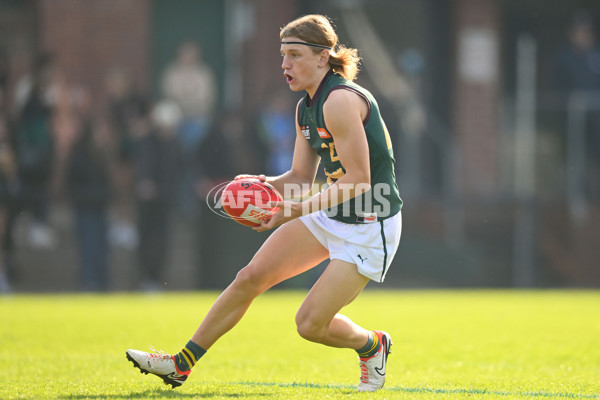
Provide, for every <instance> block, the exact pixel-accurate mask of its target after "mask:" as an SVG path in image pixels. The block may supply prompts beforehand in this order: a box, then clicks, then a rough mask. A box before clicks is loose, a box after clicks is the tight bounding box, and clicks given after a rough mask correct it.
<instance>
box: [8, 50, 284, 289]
mask: <svg viewBox="0 0 600 400" xmlns="http://www.w3.org/2000/svg"><path fill="white" fill-rule="evenodd" d="M8 62H9V60H8V59H7V58H6V57H2V56H1V55H0V242H1V247H0V248H1V252H2V254H1V257H0V292H7V291H10V287H11V281H13V280H14V279H15V278H18V275H19V271H18V268H19V267H18V265H16V263H15V261H14V260H15V257H14V254H15V247H16V246H15V229H16V227H17V226H25V228H24V229H25V231H26V234H25V237H26V241H27V245H28V246H30V248H34V249H36V248H38V249H54V248H56V246H57V244H58V241H59V240H60V238H59V235H57V232H56V229H54V227H53V226H52V222H51V218H49V216H50V214H51V211H52V210H53V207H56V206H57V204H63V205H64V204H66V205H67V206H68V207H69V209H70V210H71V211H72V212H71V213H70V215H71V220H72V230H73V232H74V237H75V238H76V241H77V243H76V245H77V256H78V259H77V260H73V261H74V262H76V263H78V265H79V277H78V280H79V287H80V289H81V290H85V291H105V290H110V289H111V263H112V261H111V248H112V247H114V246H115V245H118V246H121V247H125V248H127V249H129V250H130V251H132V252H134V253H135V255H136V260H137V261H136V262H137V265H138V270H139V279H138V281H139V289H141V290H157V289H159V288H160V287H161V285H160V283H161V282H162V280H163V278H164V274H165V269H166V266H167V262H168V255H169V248H170V245H171V243H170V242H171V233H170V232H171V231H170V227H171V225H172V224H173V221H174V220H175V219H176V218H183V219H185V220H187V221H190V220H195V219H198V218H202V216H203V214H204V213H205V212H206V210H203V207H205V205H204V199H205V197H206V194H207V193H208V191H209V190H210V189H211V188H212V187H214V185H216V184H217V183H219V182H222V181H226V180H230V179H232V177H233V176H234V175H235V174H237V173H241V172H249V173H252V172H258V171H260V172H266V173H269V174H279V173H281V172H283V171H285V170H286V169H287V168H288V167H289V165H290V163H291V154H292V151H293V149H292V147H293V140H294V134H293V132H294V119H293V118H294V117H293V104H288V101H287V97H285V96H283V97H282V96H281V95H279V94H277V93H275V94H274V95H273V98H272V100H270V101H268V102H267V103H266V104H265V105H264V107H261V109H260V111H259V112H258V113H257V115H256V116H254V117H251V118H248V117H246V116H244V115H243V113H242V112H241V111H240V110H225V109H222V108H221V107H219V98H218V95H217V93H218V89H217V87H218V84H217V81H216V79H215V75H214V73H213V71H212V70H211V69H210V68H209V67H208V66H207V64H205V63H204V62H203V59H202V53H201V48H200V47H199V46H198V45H197V44H195V43H192V42H186V43H182V44H181V45H180V47H179V48H178V49H177V50H176V54H175V56H174V58H173V60H172V62H171V63H170V65H168V67H167V68H166V69H165V71H163V72H162V76H161V79H160V83H159V86H160V87H159V88H158V90H157V91H158V92H159V94H158V95H156V96H151V95H149V94H148V93H145V92H144V91H142V90H140V88H138V87H136V85H135V84H134V83H133V79H132V77H131V76H128V74H127V73H126V72H125V69H115V70H112V71H108V72H107V74H106V77H105V84H104V90H105V93H103V94H102V95H100V96H99V95H96V96H93V95H92V94H91V92H90V90H89V89H88V88H87V87H85V85H82V84H80V83H79V82H72V81H70V80H69V77H68V76H66V75H65V74H64V73H63V71H61V70H60V68H59V66H58V63H57V62H56V60H55V59H54V58H53V56H52V54H39V55H36V56H35V57H33V59H32V62H31V65H30V67H29V68H28V70H27V71H26V72H24V73H23V74H22V75H20V76H17V77H12V76H9V69H8V67H7V66H8ZM11 82H12V84H9V83H11ZM100 99H102V101H100ZM253 150H257V151H253ZM259 153H260V154H263V155H264V154H266V155H267V156H266V157H258V156H256V154H259Z"/></svg>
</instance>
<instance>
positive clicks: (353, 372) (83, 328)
mask: <svg viewBox="0 0 600 400" xmlns="http://www.w3.org/2000/svg"><path fill="white" fill-rule="evenodd" d="M303 295H304V293H303V292H288V291H274V292H270V293H267V294H265V295H263V296H262V297H260V298H259V299H257V300H256V302H255V303H254V305H253V306H252V308H251V309H250V311H249V312H248V314H247V315H246V317H245V318H244V319H243V320H242V322H241V323H240V324H239V325H238V326H237V327H236V328H235V329H234V330H233V331H231V332H230V333H228V334H227V335H226V336H225V337H223V339H222V340H221V341H220V342H218V343H217V344H216V345H215V346H214V347H213V348H212V349H211V350H210V351H209V353H207V355H206V356H205V357H204V358H203V359H202V360H201V361H200V364H199V365H197V366H196V368H195V370H194V372H193V373H192V375H191V376H190V378H189V379H188V382H187V383H186V384H185V385H184V386H182V387H180V388H178V389H175V390H172V389H170V386H169V387H167V386H165V385H163V384H162V382H161V381H160V380H159V379H158V378H156V377H153V376H149V375H148V376H146V375H141V374H140V373H139V371H138V370H137V369H134V368H133V367H132V364H131V363H130V362H128V361H127V360H126V359H125V350H126V349H127V348H137V349H147V347H148V345H150V344H152V345H154V347H156V348H157V349H164V350H165V351H168V352H175V351H178V350H179V349H180V348H181V346H182V345H183V344H185V342H186V341H187V340H188V339H189V337H190V336H191V334H192V333H193V331H194V330H195V329H196V326H197V324H198V322H199V321H200V319H201V317H202V316H203V315H204V314H205V312H206V311H207V309H208V308H209V306H210V304H211V303H212V301H213V300H214V299H215V298H216V296H217V293H213V292H210V293H193V294H192V293H190V294H187V293H183V294H182V293H171V294H159V295H140V294H113V295H77V294H67V295H38V296H36V295H13V296H4V297H0V399H25V398H27V399H121V398H134V399H173V398H181V399H210V398H223V399H230V398H242V399H324V398H330V399H335V398H361V399H366V398H369V399H371V398H373V399H490V400H493V399H563V398H573V399H598V398H600V292H594V291H581V292H578V291H531V292H530V291H366V292H365V293H363V294H362V295H361V296H360V297H359V298H358V300H357V301H356V302H355V303H354V304H352V305H351V306H349V307H348V308H347V309H346V310H345V313H346V314H347V315H349V316H350V317H351V318H353V319H354V320H356V321H357V322H359V323H360V324H362V325H363V326H365V327H367V328H372V329H385V330H387V331H388V332H390V334H391V335H392V339H393V340H394V347H393V348H392V350H393V353H392V354H391V355H390V358H389V364H388V379H387V383H386V387H385V388H384V390H381V391H379V392H376V393H371V394H367V393H357V392H356V391H355V389H354V387H355V384H356V383H357V380H358V376H359V368H358V362H357V359H356V356H355V354H354V353H353V352H352V351H349V350H339V349H329V348H326V347H324V346H320V345H315V344H311V343H308V342H305V341H303V340H302V339H301V338H300V337H299V336H298V335H297V334H296V331H295V326H294V314H295V311H296V309H297V308H298V307H299V305H300V303H301V301H302V298H303Z"/></svg>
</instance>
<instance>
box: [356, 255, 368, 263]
mask: <svg viewBox="0 0 600 400" xmlns="http://www.w3.org/2000/svg"><path fill="white" fill-rule="evenodd" d="M356 257H358V258H360V262H361V263H363V264H364V263H365V260H368V258H362V256H361V255H360V254H357V255H356Z"/></svg>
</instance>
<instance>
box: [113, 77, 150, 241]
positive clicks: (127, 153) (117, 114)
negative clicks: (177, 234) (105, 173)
mask: <svg viewBox="0 0 600 400" xmlns="http://www.w3.org/2000/svg"><path fill="white" fill-rule="evenodd" d="M106 91H107V94H108V114H109V116H110V121H111V126H112V128H113V130H114V137H115V139H116V147H117V149H116V150H117V164H116V169H117V171H116V172H117V173H116V175H115V184H116V193H115V200H116V211H117V216H116V221H115V223H113V224H112V226H111V233H110V237H111V242H112V243H114V244H115V245H118V246H122V247H124V248H127V249H134V248H135V247H136V246H137V243H138V235H137V230H136V229H135V227H134V222H133V221H134V207H135V206H134V202H133V199H134V193H133V174H134V152H135V147H136V143H137V136H138V132H140V131H145V130H147V129H148V127H147V114H148V100H147V99H146V97H145V96H143V95H142V94H141V93H139V92H138V91H137V90H136V89H135V87H134V85H133V83H132V82H131V79H130V77H129V76H128V75H127V74H126V73H125V72H124V71H122V70H114V71H112V72H111V73H109V74H108V76H107V77H106Z"/></svg>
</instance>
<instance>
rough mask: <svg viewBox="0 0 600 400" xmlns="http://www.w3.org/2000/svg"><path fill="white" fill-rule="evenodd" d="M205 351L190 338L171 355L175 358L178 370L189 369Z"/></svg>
mask: <svg viewBox="0 0 600 400" xmlns="http://www.w3.org/2000/svg"><path fill="white" fill-rule="evenodd" d="M205 353H206V350H204V349H203V348H202V347H200V346H198V345H197V344H196V343H194V342H192V341H191V340H190V341H189V342H187V344H186V345H185V347H184V348H183V349H181V351H180V352H179V353H177V354H175V355H174V356H173V357H174V358H175V363H176V364H177V368H179V370H180V371H189V370H190V369H192V367H193V366H194V365H196V363H197V362H198V360H199V359H200V357H202V356H203V355H204V354H205Z"/></svg>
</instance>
